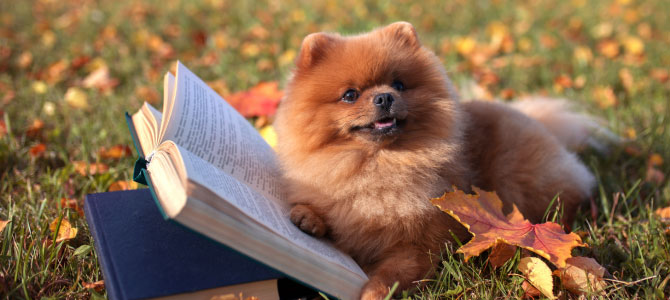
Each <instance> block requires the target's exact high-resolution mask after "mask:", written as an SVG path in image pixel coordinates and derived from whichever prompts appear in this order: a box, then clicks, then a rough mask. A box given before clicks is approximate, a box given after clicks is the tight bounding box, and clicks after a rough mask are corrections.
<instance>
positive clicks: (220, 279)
mask: <svg viewBox="0 0 670 300" xmlns="http://www.w3.org/2000/svg"><path fill="white" fill-rule="evenodd" d="M84 208H85V215H86V220H87V222H88V224H89V228H90V231H91V234H92V235H93V238H94V241H95V248H96V253H97V254H98V259H99V262H100V265H101V268H102V271H103V276H104V280H105V286H106V288H107V293H108V297H109V299H144V298H153V297H162V296H167V295H174V294H179V293H188V292H194V291H199V290H204V289H211V288H216V287H221V286H229V285H235V284H241V283H249V282H255V281H262V280H268V279H280V280H279V281H278V283H279V287H278V289H279V294H280V296H281V298H283V299H291V298H294V297H297V296H304V295H306V294H310V293H311V294H313V295H315V294H316V293H314V292H312V291H311V290H309V289H307V288H305V287H303V286H300V285H299V284H297V283H294V282H292V281H291V280H289V279H286V277H285V276H284V275H283V274H281V273H279V272H277V271H275V270H273V269H271V268H268V267H266V266H264V265H262V264H260V263H258V262H256V261H254V260H252V259H249V258H247V257H246V256H244V255H242V254H239V253H237V252H235V251H233V250H230V249H229V248H227V247H225V246H223V245H221V244H219V243H217V242H214V241H212V240H210V239H208V238H205V237H203V236H201V235H200V234H196V233H194V232H192V231H190V230H188V229H186V228H184V227H182V226H180V225H178V224H176V223H174V222H168V221H165V220H164V219H163V217H162V216H161V214H160V213H159V211H158V208H157V207H156V204H155V202H154V199H153V197H152V195H151V193H150V191H149V190H148V189H140V190H133V191H120V192H109V193H100V194H91V195H87V197H86V202H85V205H84Z"/></svg>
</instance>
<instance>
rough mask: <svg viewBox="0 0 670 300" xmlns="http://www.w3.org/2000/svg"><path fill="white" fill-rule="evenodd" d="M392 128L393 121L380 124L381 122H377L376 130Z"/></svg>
mask: <svg viewBox="0 0 670 300" xmlns="http://www.w3.org/2000/svg"><path fill="white" fill-rule="evenodd" d="M390 126H393V120H388V121H385V122H379V121H377V122H375V129H380V128H386V127H390Z"/></svg>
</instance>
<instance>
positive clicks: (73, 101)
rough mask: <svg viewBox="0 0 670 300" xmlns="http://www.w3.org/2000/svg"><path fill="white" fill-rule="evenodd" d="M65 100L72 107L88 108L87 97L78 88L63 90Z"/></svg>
mask: <svg viewBox="0 0 670 300" xmlns="http://www.w3.org/2000/svg"><path fill="white" fill-rule="evenodd" d="M65 102H66V103H67V104H68V105H70V106H71V107H73V108H78V109H84V108H88V97H87V96H86V93H85V92H84V91H82V90H81V89H80V88H76V87H71V88H69V89H67V92H65Z"/></svg>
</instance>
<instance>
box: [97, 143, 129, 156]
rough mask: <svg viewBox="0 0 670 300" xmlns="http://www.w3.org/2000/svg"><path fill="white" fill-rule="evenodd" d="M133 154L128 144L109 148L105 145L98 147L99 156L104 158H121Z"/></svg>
mask: <svg viewBox="0 0 670 300" xmlns="http://www.w3.org/2000/svg"><path fill="white" fill-rule="evenodd" d="M132 154H133V152H132V150H130V147H128V145H115V146H112V147H110V148H109V149H108V148H105V147H100V149H98V156H100V157H101V158H103V159H119V158H123V157H126V156H130V155H132Z"/></svg>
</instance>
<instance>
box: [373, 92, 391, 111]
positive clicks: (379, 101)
mask: <svg viewBox="0 0 670 300" xmlns="http://www.w3.org/2000/svg"><path fill="white" fill-rule="evenodd" d="M372 102H373V103H374V104H375V106H377V107H379V108H382V109H389V108H391V104H393V95H391V94H389V93H383V94H379V95H376V96H375V98H374V99H372Z"/></svg>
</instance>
